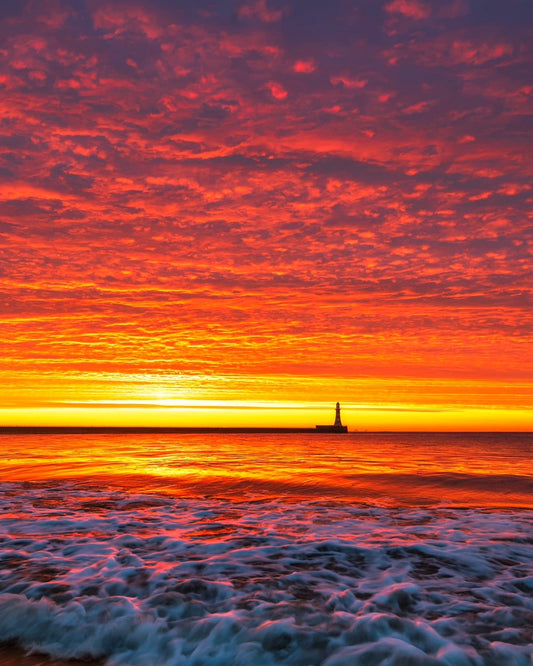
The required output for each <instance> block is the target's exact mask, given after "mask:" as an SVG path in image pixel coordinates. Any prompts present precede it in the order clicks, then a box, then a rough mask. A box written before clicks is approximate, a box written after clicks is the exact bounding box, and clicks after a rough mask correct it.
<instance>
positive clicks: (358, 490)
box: [0, 432, 533, 666]
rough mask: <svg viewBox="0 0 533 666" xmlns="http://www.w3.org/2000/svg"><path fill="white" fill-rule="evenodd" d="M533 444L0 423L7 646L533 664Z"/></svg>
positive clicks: (242, 658) (172, 657)
mask: <svg viewBox="0 0 533 666" xmlns="http://www.w3.org/2000/svg"><path fill="white" fill-rule="evenodd" d="M532 454H533V435H532V434H520V433H512V434H509V433H493V434H491V433H483V434H476V433H468V434H460V433H454V434H449V433H438V434H435V433H396V434H388V433H387V434H385V433H357V432H352V433H348V434H318V433H317V434H315V433H281V434H272V433H270V434H264V433H249V434H246V433H239V434H231V433H206V434H198V433H196V434H188V433H184V434H183V433H182V434H168V433H167V434H162V433H145V434H135V433H122V434H121V433H113V434H98V435H97V434H4V435H0V664H9V665H10V666H15V665H18V666H20V665H24V666H26V665H27V666H30V665H32V666H33V665H37V664H43V665H44V664H55V665H56V666H59V665H60V664H61V665H62V666H64V665H66V664H69V663H76V660H79V661H84V662H88V663H93V664H101V665H107V666H181V665H190V666H278V665H283V664H287V665H294V666H322V665H323V666H345V665H346V666H359V665H360V666H374V665H376V666H378V665H382V666H433V665H435V666H436V665H447V666H478V665H479V666H482V665H487V666H507V665H509V666H511V665H512V666H526V665H528V666H531V664H532V663H533V646H532V643H533V462H532ZM78 663H79V662H78Z"/></svg>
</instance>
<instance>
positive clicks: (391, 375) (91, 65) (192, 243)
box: [0, 0, 533, 430]
mask: <svg viewBox="0 0 533 666" xmlns="http://www.w3.org/2000/svg"><path fill="white" fill-rule="evenodd" d="M532 45H533V3H531V2H530V1H529V0H507V1H506V2H505V3H503V2H501V0H449V1H446V2H443V1H442V0H385V1H380V0H352V1H347V0H328V2H323V1H322V0H197V1H195V2H190V1H189V0H149V1H147V0H139V1H137V2H136V1H135V0H128V1H127V2H126V1H124V2H123V1H121V0H114V1H113V2H111V1H109V0H107V1H106V0H39V1H34V2H28V1H25V0H19V1H18V2H16V3H14V2H10V3H6V2H3V3H0V109H1V112H0V269H1V287H0V288H1V303H2V323H1V326H2V335H1V339H0V387H1V388H0V396H1V400H0V422H1V423H0V425H2V424H4V425H15V424H18V425H28V424H58V423H61V424H65V425H67V424H70V425H72V424H88V423H93V424H95V425H98V424H117V425H131V424H133V425H158V424H161V425H171V424H173V423H175V424H176V425H203V424H220V425H239V424H240V425H246V424H256V425H269V424H271V425H278V424H279V425H311V426H312V425H314V423H315V422H319V421H316V420H315V417H316V418H319V417H320V418H321V421H320V422H323V421H324V418H326V419H328V420H332V419H333V416H334V412H333V408H334V403H335V402H336V401H337V400H339V401H341V404H342V405H343V419H344V421H345V422H346V423H348V425H349V426H350V428H351V429H378V430H379V429H384V430H386V429H412V430H417V429H437V430H438V429H449V430H454V429H455V430H469V429H470V430H476V429H478V430H485V429H496V430H506V429H510V430H513V429H514V430H528V429H529V430H531V429H533V419H532V417H531V413H532V412H531V407H532V405H533V380H532V378H533V372H532V371H533V367H532V366H533V363H532V358H533V356H532V354H531V342H532V341H531V331H532V318H533V315H532V313H533V309H532V308H531V300H532V299H531V294H532V270H531V266H532V248H533V244H532V236H533V235H532V223H531V211H532V205H531V204H532V200H533V189H532V188H533V177H532V176H533V158H532V155H533V150H532V145H531V137H532V132H531V130H532V126H533V122H532V114H531V112H532V95H533V77H532V76H531V72H532V71H533V62H532V60H533V57H532ZM326 422H327V421H326Z"/></svg>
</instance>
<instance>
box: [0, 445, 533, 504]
mask: <svg viewBox="0 0 533 666" xmlns="http://www.w3.org/2000/svg"><path fill="white" fill-rule="evenodd" d="M0 446H2V457H1V461H0V480H3V481H15V480H18V481H34V482H35V481H47V480H54V479H70V480H73V481H76V482H78V483H84V484H91V483H93V482H94V483H97V484H98V485H101V484H102V483H103V484H106V485H107V486H109V487H125V488H131V489H136V490H143V491H150V490H157V491H159V492H167V493H173V494H176V495H179V496H198V495H200V496H204V495H205V496H223V497H234V496H236V497H239V498H241V497H243V496H245V497H247V498H272V497H277V498H279V497H284V498H287V499H288V498H293V499H298V498H310V497H314V498H317V499H319V498H323V499H330V500H334V499H339V500H345V501H346V500H352V501H357V502H367V501H368V502H378V503H385V504H388V505H390V504H396V503H399V504H402V505H405V504H408V505H409V504H415V505H417V504H425V503H430V504H431V503H435V502H445V503H449V504H453V505H457V504H459V505H467V506H477V507H491V506H493V507H503V506H510V507H512V506H516V507H532V506H533V464H532V457H533V455H532V454H533V435H532V434H517V433H512V434H499V433H498V434H492V433H491V434H486V433H483V434H447V433H446V434H440V433H439V434H435V433H432V434H428V433H416V434H412V433H409V434H366V433H365V434H359V433H350V434H348V435H318V434H316V435H315V434H291V435H287V434H283V435H272V434H269V435H264V434H249V435H235V434H209V435H198V434H187V435H182V434H180V435H167V434H166V435H153V434H149V435H146V434H145V435H143V434H140V435H139V434H135V435H132V434H127V435H118V434H113V435H15V436H14V435H8V436H3V437H1V439H0Z"/></svg>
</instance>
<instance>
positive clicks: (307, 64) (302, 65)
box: [292, 60, 316, 74]
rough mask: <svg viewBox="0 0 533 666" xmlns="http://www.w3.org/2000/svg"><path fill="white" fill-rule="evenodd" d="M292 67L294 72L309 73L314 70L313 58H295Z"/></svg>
mask: <svg viewBox="0 0 533 666" xmlns="http://www.w3.org/2000/svg"><path fill="white" fill-rule="evenodd" d="M292 68H293V70H294V71H295V72H298V73H301V74H310V73H311V72H314V71H315V70H316V64H315V62H314V61H313V60H297V61H296V62H295V63H294V65H293V67H292Z"/></svg>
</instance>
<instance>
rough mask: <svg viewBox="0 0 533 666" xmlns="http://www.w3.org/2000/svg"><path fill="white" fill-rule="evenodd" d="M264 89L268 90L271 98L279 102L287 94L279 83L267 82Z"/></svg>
mask: <svg viewBox="0 0 533 666" xmlns="http://www.w3.org/2000/svg"><path fill="white" fill-rule="evenodd" d="M266 87H267V88H268V89H269V90H270V93H271V95H272V97H275V98H276V99H279V100H282V99H285V98H286V97H287V95H288V94H289V93H288V92H287V91H286V90H285V88H284V87H283V86H282V85H281V84H280V83H276V82H275V81H269V82H268V83H267V84H266Z"/></svg>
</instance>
